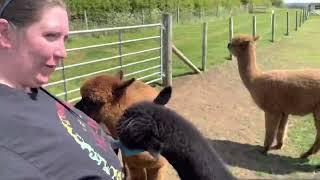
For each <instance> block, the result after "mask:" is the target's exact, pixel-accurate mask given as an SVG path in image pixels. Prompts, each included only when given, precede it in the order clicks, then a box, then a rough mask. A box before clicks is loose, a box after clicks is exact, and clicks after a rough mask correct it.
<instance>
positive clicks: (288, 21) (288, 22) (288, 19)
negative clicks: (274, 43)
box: [287, 11, 290, 36]
mask: <svg viewBox="0 0 320 180" xmlns="http://www.w3.org/2000/svg"><path fill="white" fill-rule="evenodd" d="M289 28H290V18H289V12H288V11H287V36H289V32H290V29H289Z"/></svg>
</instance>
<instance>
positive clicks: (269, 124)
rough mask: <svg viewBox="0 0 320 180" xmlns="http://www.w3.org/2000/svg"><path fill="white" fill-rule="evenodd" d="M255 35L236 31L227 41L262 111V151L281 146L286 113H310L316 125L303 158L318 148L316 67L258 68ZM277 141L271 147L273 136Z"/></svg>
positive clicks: (319, 91)
mask: <svg viewBox="0 0 320 180" xmlns="http://www.w3.org/2000/svg"><path fill="white" fill-rule="evenodd" d="M257 39H259V37H252V36H250V35H240V36H237V37H235V38H233V39H232V41H231V43H229V44H228V48H229V50H230V52H231V53H232V54H233V55H234V56H236V57H237V62H238V69H239V74H240V77H241V79H242V82H243V83H244V85H245V87H246V88H247V89H248V91H249V92H250V94H251V97H252V99H253V100H254V102H255V103H256V104H257V106H258V107H259V108H260V109H262V110H263V111H264V112H265V124H266V134H265V140H264V149H263V151H262V152H263V153H267V151H268V150H270V149H281V147H282V146H283V141H284V138H285V134H286V129H287V123H288V116H289V115H290V114H292V115H301V116H302V115H306V114H309V113H313V115H314V119H315V125H316V128H317V135H316V140H315V142H314V144H313V145H312V147H311V148H310V149H309V150H308V151H307V152H305V153H303V154H302V155H301V157H302V158H306V157H308V156H309V155H311V154H314V153H316V152H317V151H318V150H319V148H320V70H315V69H314V70H312V69H309V70H273V71H268V72H262V71H261V70H260V69H259V68H258V67H257V65H256V46H255V41H256V40H257ZM275 138H276V139H277V144H276V145H275V146H273V147H271V145H272V143H273V140H274V139H275Z"/></svg>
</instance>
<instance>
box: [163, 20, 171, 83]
mask: <svg viewBox="0 0 320 180" xmlns="http://www.w3.org/2000/svg"><path fill="white" fill-rule="evenodd" d="M162 25H163V30H162V31H163V33H162V36H163V37H162V63H163V64H162V67H163V71H164V76H163V78H162V82H163V85H164V86H171V85H172V16H171V15H170V14H163V16H162Z"/></svg>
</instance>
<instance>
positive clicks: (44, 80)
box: [36, 76, 50, 87]
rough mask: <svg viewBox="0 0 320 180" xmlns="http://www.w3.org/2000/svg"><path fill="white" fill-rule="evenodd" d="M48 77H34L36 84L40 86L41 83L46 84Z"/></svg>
mask: <svg viewBox="0 0 320 180" xmlns="http://www.w3.org/2000/svg"><path fill="white" fill-rule="evenodd" d="M49 78H50V77H49V76H38V77H37V79H36V85H37V86H38V87H40V86H42V85H45V84H48V82H49Z"/></svg>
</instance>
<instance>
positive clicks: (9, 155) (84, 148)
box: [0, 84, 123, 180]
mask: <svg viewBox="0 0 320 180" xmlns="http://www.w3.org/2000/svg"><path fill="white" fill-rule="evenodd" d="M68 107H70V108H72V109H73V110H74V111H75V112H76V113H78V114H79V115H80V116H81V117H82V118H81V119H80V118H77V116H75V115H73V114H72V113H70V111H69V110H67V109H66V108H65V107H64V106H63V105H61V104H60V103H59V102H57V101H55V100H54V99H53V98H51V97H50V96H49V95H47V94H45V93H44V92H43V91H41V90H38V92H33V93H25V92H23V91H19V90H16V89H12V88H10V87H8V86H5V85H1V84H0V179H5V180H11V179H23V180H38V179H41V180H42V179H45V180H80V179H81V180H91V179H92V180H98V179H99V180H100V179H106V180H118V179H122V177H123V173H122V172H121V165H120V161H119V159H118V157H117V156H116V154H115V153H114V151H113V149H112V147H111V141H112V138H111V137H110V136H107V135H106V134H105V133H104V132H103V130H102V129H101V128H100V126H98V125H97V123H95V121H93V120H92V119H90V118H89V117H88V116H86V115H85V114H84V113H82V112H80V111H78V110H76V109H75V108H73V107H72V106H68Z"/></svg>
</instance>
